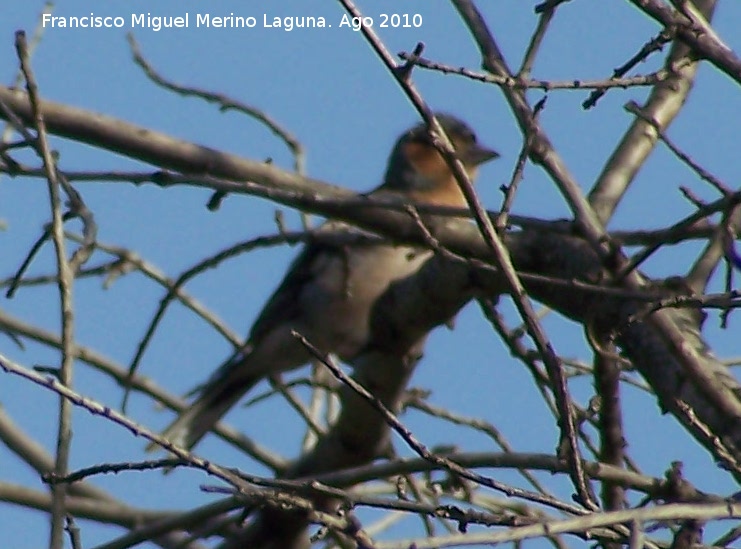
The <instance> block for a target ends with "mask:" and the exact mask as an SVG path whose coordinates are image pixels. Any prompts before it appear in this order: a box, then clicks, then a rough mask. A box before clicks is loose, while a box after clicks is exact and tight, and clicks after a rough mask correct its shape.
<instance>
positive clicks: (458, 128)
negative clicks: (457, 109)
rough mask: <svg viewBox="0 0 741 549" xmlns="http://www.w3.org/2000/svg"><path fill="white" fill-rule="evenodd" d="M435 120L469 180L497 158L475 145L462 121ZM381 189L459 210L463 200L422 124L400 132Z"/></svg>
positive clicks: (447, 117)
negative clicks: (407, 194) (448, 140)
mask: <svg viewBox="0 0 741 549" xmlns="http://www.w3.org/2000/svg"><path fill="white" fill-rule="evenodd" d="M435 117H436V118H437V120H438V121H439V122H440V125H441V126H442V127H443V129H444V130H445V133H446V134H447V135H448V137H449V138H450V140H451V142H452V143H453V147H454V149H455V152H456V155H457V156H458V159H459V160H460V161H461V162H462V163H463V166H464V167H465V169H466V172H467V173H468V176H469V178H470V179H471V180H474V179H475V177H476V174H477V170H478V167H479V166H480V165H481V164H483V163H485V162H488V161H489V160H493V159H495V158H497V157H498V156H499V153H497V152H496V151H494V150H492V149H489V148H486V147H484V146H482V145H480V144H479V143H478V142H477V139H476V134H475V133H474V132H473V130H472V129H471V128H470V127H469V126H468V125H467V124H466V123H465V122H463V121H462V120H459V119H458V118H456V117H454V116H451V115H449V114H436V115H435ZM383 187H384V188H385V189H389V190H394V191H401V192H405V193H409V194H410V195H411V196H412V197H413V198H415V199H416V200H419V201H423V202H427V203H432V204H439V205H449V206H459V205H464V204H465V201H464V200H463V196H462V195H461V193H460V191H459V190H458V185H457V183H456V181H455V178H454V177H453V173H452V172H451V170H450V167H449V166H448V164H447V162H445V159H444V158H443V156H442V155H441V154H440V151H438V150H437V149H436V148H435V145H434V144H433V142H432V139H431V138H430V135H429V134H428V132H427V128H426V126H425V125H424V124H418V125H416V126H414V127H413V128H411V129H409V130H407V131H406V132H404V133H403V134H402V135H401V137H399V139H398V140H397V142H396V145H394V149H393V150H392V151H391V156H390V157H389V161H388V167H387V168H386V175H385V176H384V182H383Z"/></svg>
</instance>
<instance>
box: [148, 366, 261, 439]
mask: <svg viewBox="0 0 741 549" xmlns="http://www.w3.org/2000/svg"><path fill="white" fill-rule="evenodd" d="M244 361H245V356H244V355H241V353H240V355H237V356H235V357H233V358H232V359H231V360H229V361H227V362H226V363H225V364H224V365H222V366H221V368H219V369H218V370H217V371H216V372H215V373H214V375H213V376H212V377H211V379H210V380H208V381H207V382H206V384H205V385H204V386H203V387H202V388H201V390H200V392H199V395H198V398H197V399H196V400H195V402H193V404H191V405H190V406H189V407H188V409H187V410H185V411H183V413H181V414H180V416H178V417H177V418H176V419H175V421H173V422H172V423H171V424H170V425H169V426H168V427H167V429H165V430H164V431H163V432H162V434H161V436H162V437H163V438H166V439H167V440H169V441H170V442H171V443H173V444H175V445H176V446H180V447H181V448H184V449H186V450H190V449H191V448H193V447H194V446H195V445H196V444H198V442H199V441H200V440H201V439H202V438H203V437H204V436H206V434H207V433H208V432H209V431H210V430H211V429H212V428H213V427H214V425H216V423H217V422H218V421H219V420H220V419H221V418H222V417H223V416H224V414H226V413H227V412H228V411H229V409H230V408H231V407H232V406H234V405H235V404H236V403H237V401H239V399H240V398H242V396H244V394H245V393H246V392H247V391H249V390H250V389H251V388H252V387H253V386H254V385H256V384H257V382H258V381H260V377H259V376H246V375H245V372H244ZM157 448H159V446H158V445H157V444H155V443H153V442H151V443H149V445H147V452H152V451H154V450H156V449H157Z"/></svg>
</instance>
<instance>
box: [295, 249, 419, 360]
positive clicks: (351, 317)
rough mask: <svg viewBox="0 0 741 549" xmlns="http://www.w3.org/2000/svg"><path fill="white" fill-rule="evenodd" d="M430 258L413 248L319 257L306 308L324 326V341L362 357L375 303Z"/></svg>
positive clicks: (304, 298) (346, 354)
mask: <svg viewBox="0 0 741 549" xmlns="http://www.w3.org/2000/svg"><path fill="white" fill-rule="evenodd" d="M430 255H431V252H430V251H427V250H420V249H417V248H411V247H407V246H389V245H379V244H370V245H363V246H351V247H348V249H346V250H337V251H336V253H332V254H321V255H320V256H319V257H317V259H316V261H315V262H314V264H313V265H312V271H313V272H312V275H313V276H312V279H313V281H314V283H313V284H311V285H309V286H308V287H307V288H306V291H305V292H304V294H303V295H302V309H303V310H304V312H305V313H306V314H307V315H309V316H310V318H311V321H312V322H317V323H318V324H319V325H321V326H324V328H325V329H324V330H323V331H324V335H325V336H326V338H327V341H324V342H321V343H322V344H323V345H324V346H326V348H331V349H333V350H334V352H335V353H336V354H338V355H339V356H340V357H341V358H342V359H344V360H348V359H350V358H352V357H353V356H354V355H356V354H357V353H358V352H359V351H360V350H361V349H362V348H363V347H364V346H365V344H366V342H367V339H368V337H369V326H370V315H371V310H372V307H373V304H374V303H375V302H376V300H377V299H378V298H379V297H380V296H381V295H382V294H383V293H384V292H385V291H386V290H387V289H388V288H389V286H390V285H391V284H392V283H393V282H395V281H397V280H400V279H403V278H406V277H408V276H410V275H412V274H414V273H415V272H417V270H419V268H420V267H421V266H422V264H423V263H424V262H425V261H426V260H427V259H428V258H429V257H430Z"/></svg>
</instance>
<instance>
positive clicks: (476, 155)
mask: <svg viewBox="0 0 741 549" xmlns="http://www.w3.org/2000/svg"><path fill="white" fill-rule="evenodd" d="M495 158H499V153H498V152H497V151H495V150H494V149H487V148H486V147H482V146H481V145H474V146H473V147H471V148H470V149H468V150H467V151H466V152H465V154H463V155H462V157H461V160H462V161H463V163H464V164H468V165H470V166H480V165H481V164H484V163H486V162H488V161H489V160H494V159H495Z"/></svg>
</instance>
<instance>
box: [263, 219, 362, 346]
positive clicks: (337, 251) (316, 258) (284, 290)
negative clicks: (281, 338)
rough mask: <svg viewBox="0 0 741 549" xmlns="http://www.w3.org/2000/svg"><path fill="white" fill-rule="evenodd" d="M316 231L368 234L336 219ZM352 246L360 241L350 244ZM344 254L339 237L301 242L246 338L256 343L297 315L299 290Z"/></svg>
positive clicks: (303, 289)
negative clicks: (304, 243)
mask: <svg viewBox="0 0 741 549" xmlns="http://www.w3.org/2000/svg"><path fill="white" fill-rule="evenodd" d="M319 231H322V232H327V233H347V234H348V235H362V234H368V233H365V232H364V231H362V230H360V229H356V228H354V227H351V226H349V225H347V224H345V223H341V222H337V221H330V222H327V223H325V224H324V225H323V226H322V227H321V228H320V229H319ZM338 236H341V235H338ZM352 245H353V246H358V245H362V244H358V243H353V244H352ZM346 253H347V249H346V245H344V244H343V243H342V238H337V239H336V240H330V239H324V240H322V239H319V240H314V241H312V242H309V243H307V244H306V245H304V248H303V249H302V250H301V252H300V253H299V255H298V256H296V258H295V259H294V260H293V262H292V263H291V266H290V267H289V269H288V271H287V272H286V275H285V276H284V277H283V280H282V281H281V283H280V285H279V286H278V288H276V290H275V291H274V292H273V294H272V295H271V296H270V299H268V301H267V303H266V304H265V306H264V307H263V309H262V311H261V312H260V315H259V316H258V317H257V320H255V323H254V324H253V325H252V330H251V331H250V336H249V341H251V342H257V341H259V340H260V339H261V338H262V337H263V336H264V335H265V334H267V333H268V332H270V331H271V330H273V329H274V328H276V327H277V326H279V325H280V324H285V323H286V322H291V321H292V320H294V319H297V318H300V316H301V314H302V313H303V311H302V310H301V304H302V300H301V297H302V293H303V292H304V291H305V290H306V288H307V287H308V286H310V285H311V284H312V282H313V281H314V280H315V279H316V278H318V277H321V276H324V275H326V274H327V272H326V270H327V269H328V268H332V267H333V265H334V264H335V261H333V260H334V259H336V258H337V257H344V254H346Z"/></svg>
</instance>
